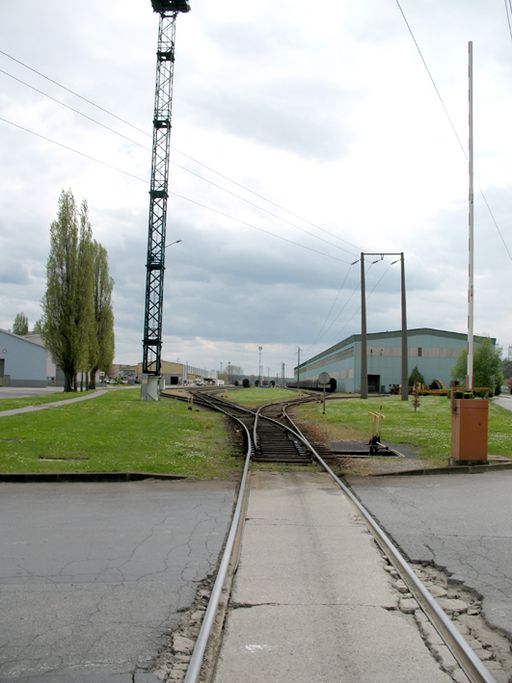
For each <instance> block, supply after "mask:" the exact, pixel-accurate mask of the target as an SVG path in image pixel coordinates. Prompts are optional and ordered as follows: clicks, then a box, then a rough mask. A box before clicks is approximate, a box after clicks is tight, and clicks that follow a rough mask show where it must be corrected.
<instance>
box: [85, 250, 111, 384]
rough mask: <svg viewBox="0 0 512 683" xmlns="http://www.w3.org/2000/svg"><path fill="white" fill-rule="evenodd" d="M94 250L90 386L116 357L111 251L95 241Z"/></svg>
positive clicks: (108, 367) (107, 369)
mask: <svg viewBox="0 0 512 683" xmlns="http://www.w3.org/2000/svg"><path fill="white" fill-rule="evenodd" d="M92 253H93V260H92V271H93V307H94V314H93V322H92V326H91V332H92V334H91V340H90V348H89V389H94V388H95V387H96V372H97V371H98V370H103V371H104V372H105V373H109V372H110V369H111V367H112V361H113V360H114V314H113V311H112V289H113V286H114V281H113V280H112V278H111V277H110V274H109V268H108V254H107V250H106V249H105V248H104V247H103V246H102V245H101V244H99V242H96V241H94V242H93V243H92Z"/></svg>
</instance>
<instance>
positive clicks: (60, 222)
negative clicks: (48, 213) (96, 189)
mask: <svg viewBox="0 0 512 683" xmlns="http://www.w3.org/2000/svg"><path fill="white" fill-rule="evenodd" d="M113 285H114V281H113V280H112V278H111V277H110V273H109V266H108V254H107V250H106V249H105V248H104V247H103V246H102V245H101V244H100V243H99V242H97V241H96V240H95V239H93V234H92V227H91V222H90V219H89V211H88V208H87V202H86V201H85V200H84V201H82V203H81V205H80V207H77V204H76V202H75V198H74V197H73V193H72V192H71V190H63V191H62V192H61V195H60V197H59V204H58V213H57V219H56V220H55V221H53V223H52V224H51V227H50V251H49V255H48V261H47V265H46V291H45V294H44V297H43V301H42V308H43V315H42V319H41V320H40V321H38V322H37V323H36V326H35V328H34V331H37V332H40V333H41V336H42V338H43V340H44V342H45V346H46V348H47V349H48V351H49V352H50V353H51V354H52V356H53V359H54V360H55V362H56V363H57V365H59V366H60V368H61V369H62V371H63V373H64V378H65V379H64V382H65V383H64V391H76V389H77V375H78V373H79V372H81V373H85V375H86V386H87V388H89V389H95V388H96V373H97V372H98V370H102V371H104V372H109V371H110V369H111V366H112V361H113V359H114V315H113V311H112V289H113ZM13 332H14V333H15V334H20V333H24V334H28V320H27V318H26V316H25V315H24V314H23V313H18V315H17V316H16V319H15V321H14V325H13Z"/></svg>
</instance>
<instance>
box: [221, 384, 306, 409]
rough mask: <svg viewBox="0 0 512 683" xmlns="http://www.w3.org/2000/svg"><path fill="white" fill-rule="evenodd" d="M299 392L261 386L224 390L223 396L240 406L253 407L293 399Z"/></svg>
mask: <svg viewBox="0 0 512 683" xmlns="http://www.w3.org/2000/svg"><path fill="white" fill-rule="evenodd" d="M300 395H301V394H300V393H298V392H297V391H294V390H292V389H281V388H278V387H276V388H274V389H270V388H269V389H265V388H263V387H249V388H248V389H244V388H240V389H234V390H230V391H226V392H225V393H224V396H225V398H226V399H228V400H229V401H232V402H233V403H239V404H240V405H241V406H246V407H248V408H253V407H257V406H262V405H265V404H267V403H277V402H278V401H287V400H289V399H291V400H293V399H294V398H297V397H298V396H300Z"/></svg>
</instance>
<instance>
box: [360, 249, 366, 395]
mask: <svg viewBox="0 0 512 683" xmlns="http://www.w3.org/2000/svg"><path fill="white" fill-rule="evenodd" d="M365 288H366V284H365V273H364V253H363V252H361V381H360V387H359V394H360V395H361V398H368V355H367V354H368V349H367V346H368V343H367V335H366V289H365Z"/></svg>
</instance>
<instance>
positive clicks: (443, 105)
mask: <svg viewBox="0 0 512 683" xmlns="http://www.w3.org/2000/svg"><path fill="white" fill-rule="evenodd" d="M395 2H396V4H397V6H398V9H399V10H400V13H401V15H402V18H403V20H404V22H405V25H406V26H407V29H408V31H409V33H410V36H411V38H412V40H413V42H414V45H415V46H416V50H417V51H418V54H419V56H420V59H421V61H422V63H423V66H424V67H425V70H426V72H427V74H428V76H429V78H430V81H431V83H432V85H433V87H434V90H435V92H436V94H437V97H438V98H439V101H440V103H441V106H442V108H443V111H444V113H445V115H446V118H447V119H448V122H449V123H450V127H451V129H452V132H453V134H454V135H455V137H456V139H457V142H458V143H459V146H460V148H461V150H462V153H463V154H464V157H465V159H466V161H467V160H468V153H467V151H466V148H465V147H464V145H463V144H462V141H461V139H460V137H459V134H458V133H457V129H456V128H455V124H454V123H453V121H452V118H451V116H450V114H449V112H448V109H447V107H446V105H445V103H444V100H443V98H442V96H441V93H440V91H439V88H438V87H437V85H436V82H435V80H434V77H433V76H432V73H431V71H430V69H429V67H428V64H427V62H426V60H425V58H424V56H423V53H422V51H421V48H420V46H419V44H418V41H417V40H416V37H415V35H414V33H413V30H412V28H411V26H410V24H409V22H408V21H407V17H406V16H405V13H404V11H403V9H402V6H401V4H400V0H395ZM511 12H512V4H511ZM507 16H508V13H507ZM477 187H478V191H479V192H480V194H481V196H482V199H483V200H484V203H485V206H486V207H487V210H488V211H489V214H490V216H491V219H492V222H493V223H494V227H495V228H496V230H497V232H498V235H499V236H500V239H501V241H502V243H503V246H504V247H505V251H506V252H507V255H508V257H509V259H510V260H511V261H512V253H511V252H510V249H509V248H508V245H507V243H506V242H505V239H504V237H503V234H502V232H501V230H500V228H499V225H498V221H497V220H496V217H495V215H494V213H493V211H492V209H491V206H490V204H489V202H488V201H487V197H486V196H485V194H484V191H483V190H482V188H481V186H480V185H479V184H478V183H477Z"/></svg>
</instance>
